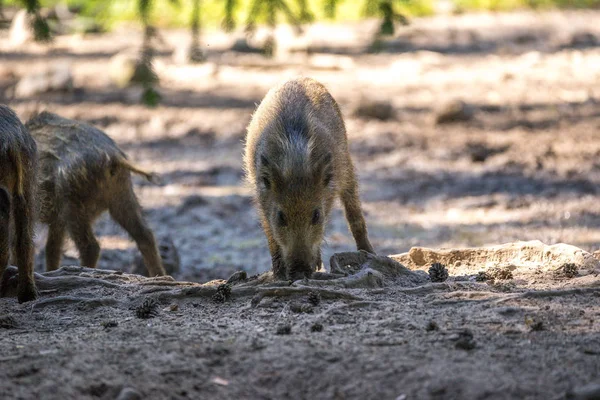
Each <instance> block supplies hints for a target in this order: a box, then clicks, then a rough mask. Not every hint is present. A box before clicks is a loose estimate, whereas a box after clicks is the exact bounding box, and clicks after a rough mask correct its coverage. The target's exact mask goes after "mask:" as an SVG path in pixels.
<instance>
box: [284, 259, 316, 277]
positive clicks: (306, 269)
mask: <svg viewBox="0 0 600 400" xmlns="http://www.w3.org/2000/svg"><path fill="white" fill-rule="evenodd" d="M312 273H313V268H312V267H311V265H310V264H308V263H304V262H295V263H292V264H291V266H290V267H289V269H288V279H290V280H292V281H297V280H299V279H304V278H310V277H311V275H312Z"/></svg>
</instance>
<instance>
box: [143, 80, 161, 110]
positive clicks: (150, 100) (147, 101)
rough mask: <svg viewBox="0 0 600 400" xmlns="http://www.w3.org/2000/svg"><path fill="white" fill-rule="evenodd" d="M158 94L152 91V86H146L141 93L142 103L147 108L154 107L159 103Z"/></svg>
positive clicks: (154, 90) (159, 97)
mask: <svg viewBox="0 0 600 400" xmlns="http://www.w3.org/2000/svg"><path fill="white" fill-rule="evenodd" d="M160 99H161V96H160V93H158V92H157V91H156V89H154V87H153V86H152V85H148V86H146V87H145V88H144V93H142V103H143V104H144V105H146V106H148V107H156V106H158V104H159V103H160Z"/></svg>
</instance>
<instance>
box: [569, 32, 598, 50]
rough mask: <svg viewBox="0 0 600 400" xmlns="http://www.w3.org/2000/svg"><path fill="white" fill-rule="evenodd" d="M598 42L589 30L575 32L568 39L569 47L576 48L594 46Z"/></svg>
mask: <svg viewBox="0 0 600 400" xmlns="http://www.w3.org/2000/svg"><path fill="white" fill-rule="evenodd" d="M598 44H600V40H598V37H596V35H594V34H592V33H589V32H576V33H574V34H573V35H572V36H571V39H570V40H569V47H576V48H585V47H596V46H598Z"/></svg>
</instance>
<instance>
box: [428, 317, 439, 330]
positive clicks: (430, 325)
mask: <svg viewBox="0 0 600 400" xmlns="http://www.w3.org/2000/svg"><path fill="white" fill-rule="evenodd" d="M439 329H440V327H439V326H438V324H437V322H435V321H433V320H431V321H429V322H428V323H427V326H426V327H425V330H426V331H427V332H432V331H437V330H439Z"/></svg>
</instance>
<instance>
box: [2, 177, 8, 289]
mask: <svg viewBox="0 0 600 400" xmlns="http://www.w3.org/2000/svg"><path fill="white" fill-rule="evenodd" d="M9 232H10V195H9V194H8V192H7V191H6V190H4V189H3V188H0V279H1V278H2V275H3V274H4V270H5V269H6V267H8V259H9V258H10V237H9ZM5 290H6V288H0V295H4V291H5Z"/></svg>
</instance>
